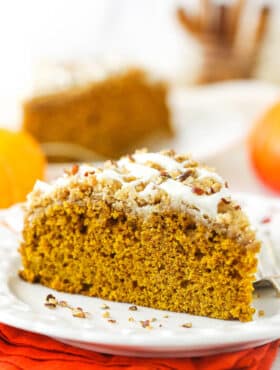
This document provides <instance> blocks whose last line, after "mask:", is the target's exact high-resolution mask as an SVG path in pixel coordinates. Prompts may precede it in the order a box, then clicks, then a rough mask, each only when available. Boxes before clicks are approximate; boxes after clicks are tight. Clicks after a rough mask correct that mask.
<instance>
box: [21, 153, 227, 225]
mask: <svg viewBox="0 0 280 370" xmlns="http://www.w3.org/2000/svg"><path fill="white" fill-rule="evenodd" d="M75 184H78V185H79V184H88V185H91V184H92V186H93V187H94V190H93V192H94V194H101V195H102V197H103V199H104V200H106V199H107V196H108V195H110V199H112V198H113V199H114V201H115V202H116V203H118V204H119V203H120V202H121V203H123V204H128V205H129V208H130V209H132V210H133V211H135V212H137V213H150V212H153V211H154V210H155V209H156V207H157V206H158V205H159V204H162V205H164V206H165V208H172V209H180V210H181V211H183V212H184V211H185V212H187V211H189V210H192V212H194V213H198V214H199V215H200V216H204V217H205V216H206V217H209V218H211V219H216V218H217V217H219V216H220V215H219V214H218V213H219V212H218V208H219V204H220V203H221V202H223V201H224V202H225V204H227V203H229V202H231V199H230V192H229V190H228V189H227V185H226V183H225V182H224V180H223V179H222V178H221V177H220V176H219V175H217V174H216V173H215V172H214V171H213V170H211V169H208V168H206V167H203V166H200V165H199V164H198V163H197V162H195V161H194V160H192V158H191V157H189V156H182V155H176V154H175V153H174V152H173V151H166V152H160V153H147V152H143V151H138V152H136V153H135V154H133V155H131V156H127V157H123V158H121V159H120V160H119V161H117V162H111V161H109V162H106V163H105V165H104V167H102V168H97V167H94V166H92V165H81V166H79V167H76V168H75V171H72V172H71V171H70V172H69V173H65V174H64V176H62V177H61V178H59V179H57V180H56V181H54V182H53V183H52V184H47V183H44V182H41V181H38V182H37V183H36V185H35V187H34V190H33V192H32V193H31V194H30V195H29V197H28V203H29V204H32V202H33V199H34V198H37V199H38V197H39V198H45V197H49V196H53V195H55V193H56V192H57V191H59V190H63V189H71V187H72V186H73V185H75ZM112 203H113V202H112Z"/></svg>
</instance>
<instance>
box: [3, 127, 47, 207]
mask: <svg viewBox="0 0 280 370" xmlns="http://www.w3.org/2000/svg"><path fill="white" fill-rule="evenodd" d="M45 164H46V160H45V156H44V154H43V152H42V150H41V148H40V146H39V144H38V143H37V142H36V141H35V140H34V139H33V137H31V136H30V135H29V134H28V133H25V132H11V131H8V130H4V129H0V174H1V177H0V208H4V207H8V206H10V205H12V204H13V203H17V202H22V201H24V200H25V198H26V195H27V193H28V192H29V191H30V190H32V187H33V185H34V183H35V181H36V180H37V179H42V178H43V176H44V170H45Z"/></svg>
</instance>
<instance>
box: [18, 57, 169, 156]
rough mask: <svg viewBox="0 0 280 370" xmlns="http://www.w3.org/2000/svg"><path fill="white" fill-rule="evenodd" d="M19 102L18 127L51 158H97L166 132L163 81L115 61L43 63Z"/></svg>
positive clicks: (113, 153) (122, 151) (115, 152)
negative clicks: (28, 94)
mask: <svg viewBox="0 0 280 370" xmlns="http://www.w3.org/2000/svg"><path fill="white" fill-rule="evenodd" d="M37 74H38V76H37V79H36V77H35V85H34V89H33V90H34V91H33V94H31V97H30V98H28V99H27V100H26V101H25V103H24V104H23V122H22V125H23V128H24V129H25V130H27V131H28V132H30V133H31V134H32V135H33V136H34V137H36V138H37V139H38V140H39V141H40V142H41V143H42V145H43V148H44V150H45V152H46V154H47V155H48V157H49V158H50V159H52V160H64V161H66V160H70V161H73V160H82V161H85V160H100V159H104V158H117V157H119V156H120V155H123V154H125V153H128V152H131V151H134V150H135V148H136V147H137V146H138V145H139V143H140V144H141V143H142V142H143V140H145V139H149V138H150V137H154V136H155V135H157V136H158V135H160V136H161V138H163V139H164V138H168V137H170V136H171V134H172V130H171V126H170V113H169V109H168V107H167V85H166V84H165V82H164V81H163V80H162V79H160V78H159V77H155V76H154V74H152V73H151V72H148V71H146V70H144V69H141V68H138V67H133V66H132V67H130V66H127V65H125V66H123V65H122V63H121V62H119V63H114V64H113V63H110V62H109V61H107V62H105V61H104V63H100V62H99V63H98V62H93V61H91V62H79V63H78V62H73V63H56V64H43V65H42V67H41V68H40V69H39V72H38V73H37Z"/></svg>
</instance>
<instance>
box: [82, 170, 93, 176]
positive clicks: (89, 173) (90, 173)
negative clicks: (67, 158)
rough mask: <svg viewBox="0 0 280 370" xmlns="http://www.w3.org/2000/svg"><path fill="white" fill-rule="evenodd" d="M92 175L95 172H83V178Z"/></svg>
mask: <svg viewBox="0 0 280 370" xmlns="http://www.w3.org/2000/svg"><path fill="white" fill-rule="evenodd" d="M94 174H95V171H87V172H85V174H84V176H85V177H88V175H94Z"/></svg>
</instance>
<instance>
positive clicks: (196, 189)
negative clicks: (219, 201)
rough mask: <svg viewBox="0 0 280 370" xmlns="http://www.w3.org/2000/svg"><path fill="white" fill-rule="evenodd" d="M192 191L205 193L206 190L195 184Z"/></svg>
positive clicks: (200, 193)
mask: <svg viewBox="0 0 280 370" xmlns="http://www.w3.org/2000/svg"><path fill="white" fill-rule="evenodd" d="M192 192H193V193H195V194H196V195H203V194H205V191H204V190H203V189H201V188H199V187H198V186H194V187H193V188H192Z"/></svg>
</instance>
